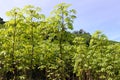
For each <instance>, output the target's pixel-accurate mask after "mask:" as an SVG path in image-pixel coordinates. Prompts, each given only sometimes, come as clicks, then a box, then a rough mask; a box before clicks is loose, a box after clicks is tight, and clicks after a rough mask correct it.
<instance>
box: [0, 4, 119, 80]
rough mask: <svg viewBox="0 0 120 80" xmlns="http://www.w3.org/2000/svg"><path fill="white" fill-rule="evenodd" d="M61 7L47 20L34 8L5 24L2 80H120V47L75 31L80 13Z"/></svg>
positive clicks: (0, 30) (0, 40)
mask: <svg viewBox="0 0 120 80" xmlns="http://www.w3.org/2000/svg"><path fill="white" fill-rule="evenodd" d="M69 7H70V5H69V4H66V3H61V4H58V5H57V6H55V8H54V10H53V11H52V12H51V15H50V16H49V17H47V18H46V16H45V15H44V14H41V12H40V11H41V9H40V8H39V7H34V6H32V5H28V6H25V7H24V8H22V9H20V8H14V9H12V10H10V11H8V12H7V16H9V17H10V20H9V21H7V22H4V21H3V19H2V18H0V80H120V58H119V56H120V46H119V45H120V43H119V42H115V41H109V40H108V39H107V37H106V36H105V35H104V34H102V33H101V32H100V31H96V32H95V33H94V34H93V35H91V34H89V33H87V32H85V31H84V30H82V29H81V30H80V31H74V32H73V33H72V32H69V30H72V29H73V22H74V19H75V18H76V16H75V14H76V11H75V10H74V9H70V8H69Z"/></svg>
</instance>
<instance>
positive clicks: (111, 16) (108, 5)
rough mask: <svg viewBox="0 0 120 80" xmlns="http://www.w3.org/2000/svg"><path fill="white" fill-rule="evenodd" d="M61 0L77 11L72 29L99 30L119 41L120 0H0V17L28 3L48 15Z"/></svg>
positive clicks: (110, 38)
mask: <svg viewBox="0 0 120 80" xmlns="http://www.w3.org/2000/svg"><path fill="white" fill-rule="evenodd" d="M61 2H65V3H68V4H72V6H71V8H73V9H75V10H76V11H77V14H76V16H77V18H76V19H75V21H74V30H80V29H83V30H85V31H86V32H89V33H91V34H93V33H94V32H95V31H96V30H100V31H102V32H103V33H104V34H105V35H106V36H107V37H108V39H109V40H115V41H120V30H119V29H120V0H0V17H2V18H3V19H4V20H8V18H7V17H6V15H5V13H6V12H7V11H8V10H10V9H12V8H14V7H20V8H22V7H24V6H25V5H29V4H30V5H34V6H37V7H41V8H42V12H43V13H44V14H46V15H47V16H48V15H49V13H50V11H52V10H53V7H54V6H55V5H56V4H58V3H61Z"/></svg>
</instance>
